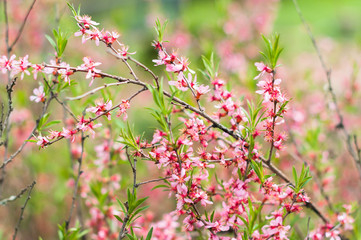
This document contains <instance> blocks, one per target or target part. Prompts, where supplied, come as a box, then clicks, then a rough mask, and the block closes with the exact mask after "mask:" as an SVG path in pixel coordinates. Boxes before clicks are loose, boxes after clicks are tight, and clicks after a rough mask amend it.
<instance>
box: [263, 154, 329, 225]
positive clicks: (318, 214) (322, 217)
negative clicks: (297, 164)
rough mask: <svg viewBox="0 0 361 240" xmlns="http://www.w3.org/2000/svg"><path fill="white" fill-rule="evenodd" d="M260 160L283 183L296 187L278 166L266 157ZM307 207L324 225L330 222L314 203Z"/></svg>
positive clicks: (308, 204) (309, 203)
mask: <svg viewBox="0 0 361 240" xmlns="http://www.w3.org/2000/svg"><path fill="white" fill-rule="evenodd" d="M260 159H261V160H262V162H263V163H264V164H265V165H266V166H267V167H268V168H269V169H270V170H271V171H272V172H273V173H275V174H276V175H277V176H278V177H280V178H281V179H282V180H283V181H285V182H286V183H288V184H289V185H291V186H294V184H293V183H292V182H291V181H290V180H289V179H288V178H287V176H286V175H285V174H284V173H283V172H282V171H281V170H279V169H278V168H277V167H276V166H274V165H273V164H272V163H270V162H268V160H267V159H265V158H264V157H260ZM305 206H306V207H307V208H309V209H311V210H312V211H313V212H314V213H316V215H317V216H318V217H320V218H321V219H322V221H323V222H324V223H328V222H329V220H328V219H327V218H326V217H325V216H324V215H323V214H322V213H321V211H320V210H318V208H317V207H316V206H315V205H314V204H313V203H312V202H307V203H306V204H305Z"/></svg>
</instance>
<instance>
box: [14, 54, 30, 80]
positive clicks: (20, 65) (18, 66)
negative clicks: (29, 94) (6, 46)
mask: <svg viewBox="0 0 361 240" xmlns="http://www.w3.org/2000/svg"><path fill="white" fill-rule="evenodd" d="M28 58H29V55H26V56H25V57H23V58H20V60H19V61H14V64H13V71H12V72H11V75H12V76H15V75H16V74H18V73H21V77H20V79H21V80H22V79H23V78H24V73H25V74H26V75H30V72H29V71H28V68H29V67H30V63H29V61H28Z"/></svg>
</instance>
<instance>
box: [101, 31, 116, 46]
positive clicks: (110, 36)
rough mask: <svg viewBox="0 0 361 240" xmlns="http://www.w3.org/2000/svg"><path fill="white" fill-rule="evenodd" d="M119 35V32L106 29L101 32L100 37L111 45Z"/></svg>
mask: <svg viewBox="0 0 361 240" xmlns="http://www.w3.org/2000/svg"><path fill="white" fill-rule="evenodd" d="M119 36H120V35H119V33H117V32H115V31H113V32H109V31H106V32H105V33H103V36H102V39H103V40H104V42H105V44H107V45H111V44H113V43H114V42H115V41H116V40H117V39H118V38H119Z"/></svg>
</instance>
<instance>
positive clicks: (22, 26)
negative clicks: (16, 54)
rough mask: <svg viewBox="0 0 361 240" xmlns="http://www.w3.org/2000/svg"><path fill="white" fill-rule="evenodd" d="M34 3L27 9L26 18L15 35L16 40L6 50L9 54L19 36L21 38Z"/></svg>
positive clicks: (34, 0)
mask: <svg viewBox="0 0 361 240" xmlns="http://www.w3.org/2000/svg"><path fill="white" fill-rule="evenodd" d="M35 2H36V0H33V2H32V4H31V5H30V7H29V9H28V12H27V13H26V16H25V18H24V20H23V23H22V24H21V26H20V29H19V32H18V34H17V35H16V38H15V40H14V42H13V43H12V44H11V45H10V46H9V48H8V51H9V52H11V51H12V50H13V48H14V46H15V44H16V43H17V42H18V41H19V39H20V36H21V34H22V33H23V30H24V27H25V23H26V21H27V20H28V17H29V15H30V12H31V10H32V9H33V7H34V4H35Z"/></svg>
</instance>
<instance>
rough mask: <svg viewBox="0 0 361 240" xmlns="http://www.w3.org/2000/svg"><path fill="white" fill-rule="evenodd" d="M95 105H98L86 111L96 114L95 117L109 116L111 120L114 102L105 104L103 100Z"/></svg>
mask: <svg viewBox="0 0 361 240" xmlns="http://www.w3.org/2000/svg"><path fill="white" fill-rule="evenodd" d="M95 103H96V106H95V107H90V108H87V110H86V111H87V112H92V113H95V115H97V116H100V115H105V116H107V118H108V120H111V114H110V112H109V110H110V109H111V108H112V101H111V100H109V101H107V102H105V103H104V102H103V101H102V100H98V101H96V102H95Z"/></svg>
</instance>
